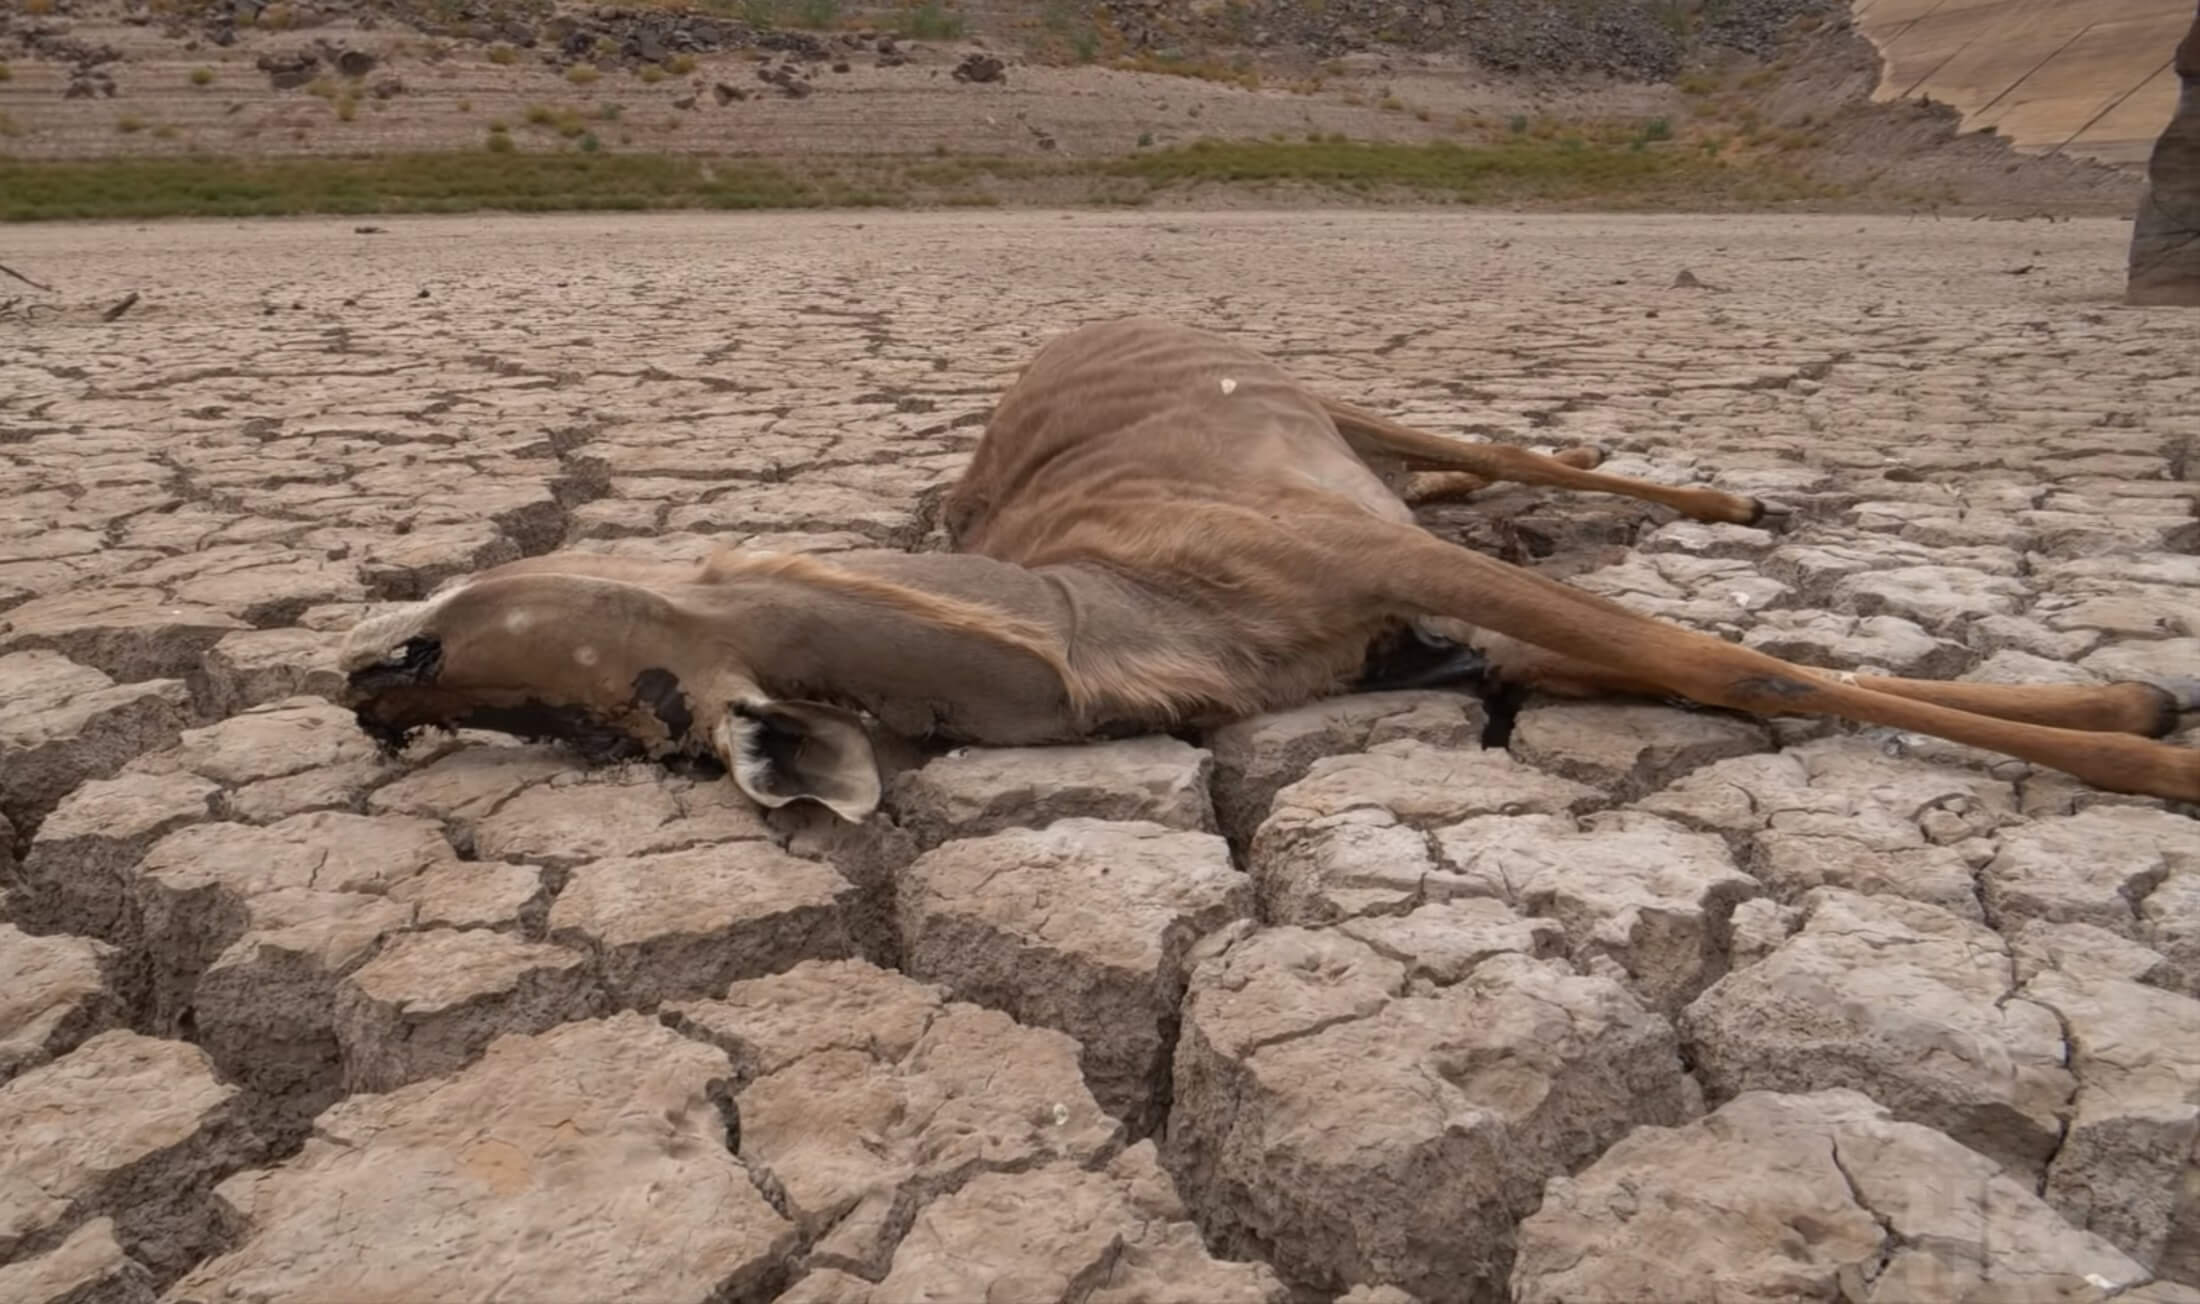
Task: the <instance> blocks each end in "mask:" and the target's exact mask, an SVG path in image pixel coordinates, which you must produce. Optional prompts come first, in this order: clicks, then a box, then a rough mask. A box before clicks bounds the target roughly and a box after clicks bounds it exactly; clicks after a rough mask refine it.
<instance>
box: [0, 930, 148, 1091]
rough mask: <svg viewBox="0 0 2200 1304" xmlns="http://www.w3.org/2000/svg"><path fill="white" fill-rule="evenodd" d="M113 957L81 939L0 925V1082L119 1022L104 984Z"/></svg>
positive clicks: (113, 953)
mask: <svg viewBox="0 0 2200 1304" xmlns="http://www.w3.org/2000/svg"><path fill="white" fill-rule="evenodd" d="M118 954H119V952H117V951H116V950H115V949H114V948H113V947H111V946H108V945H106V944H105V943H103V942H96V941H93V940H92V939H91V938H88V937H65V936H58V937H32V936H31V935H29V934H28V933H25V932H23V931H22V930H21V929H19V928H16V927H14V926H13V925H11V924H0V1083H4V1082H6V1081H7V1080H8V1079H10V1078H12V1077H14V1076H15V1075H17V1074H18V1073H21V1072H23V1071H24V1070H26V1069H33V1068H36V1067H38V1066H39V1065H41V1064H44V1063H45V1062H47V1061H48V1060H51V1059H53V1058H55V1057H56V1056H60V1055H66V1054H67V1053H69V1052H70V1051H71V1050H74V1049H75V1048H76V1047H77V1046H78V1044H80V1043H81V1042H83V1041H84V1040H85V1039H86V1038H88V1037H90V1036H92V1035H93V1034H95V1033H99V1032H104V1031H106V1030H107V1029H108V1028H112V1027H115V1026H117V1025H118V1024H120V1023H122V1022H123V1009H122V1005H121V1002H120V1001H119V1000H118V999H117V998H116V995H115V992H114V991H113V989H112V988H110V987H109V985H108V981H107V975H108V971H109V970H110V969H111V968H112V967H113V965H114V963H115V960H116V957H117V956H118Z"/></svg>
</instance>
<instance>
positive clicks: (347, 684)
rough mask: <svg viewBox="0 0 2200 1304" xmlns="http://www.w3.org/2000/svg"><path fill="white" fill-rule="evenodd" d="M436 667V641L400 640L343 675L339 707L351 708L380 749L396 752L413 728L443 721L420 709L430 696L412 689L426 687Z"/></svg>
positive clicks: (439, 651)
mask: <svg viewBox="0 0 2200 1304" xmlns="http://www.w3.org/2000/svg"><path fill="white" fill-rule="evenodd" d="M442 669H443V643H442V641H441V640H440V639H434V638H428V637H424V636H423V637H416V638H409V639H406V640H405V641H404V643H403V644H401V645H400V646H399V647H398V648H397V649H396V650H395V651H394V652H392V653H390V655H388V656H386V657H384V658H383V659H382V660H380V661H377V662H375V663H374V664H373V665H369V666H361V667H360V668H359V669H357V670H354V671H352V672H351V674H349V675H347V676H346V677H345V679H344V705H346V706H349V707H350V708H351V709H352V715H353V717H354V718H355V719H356V720H357V721H358V723H359V727H360V729H362V730H363V731H365V732H366V734H367V735H368V736H369V737H371V738H373V739H374V740H375V742H376V743H378V744H380V745H381V747H382V748H383V750H385V751H397V750H401V749H402V748H403V747H404V746H405V741H406V739H407V738H409V737H410V736H411V734H412V731H413V730H414V729H417V728H419V727H420V726H422V725H428V724H441V723H444V722H443V721H440V720H436V719H433V718H430V716H431V714H432V713H430V712H424V711H422V710H420V708H421V707H422V706H424V705H425V704H426V702H427V701H428V700H430V698H431V695H429V694H424V693H421V692H419V691H418V690H420V689H424V688H428V687H430V686H432V685H433V684H434V683H435V679H436V676H437V675H438V674H439V673H441V672H442Z"/></svg>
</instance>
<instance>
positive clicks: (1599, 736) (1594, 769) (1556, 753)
mask: <svg viewBox="0 0 2200 1304" xmlns="http://www.w3.org/2000/svg"><path fill="white" fill-rule="evenodd" d="M1771 744H1772V737H1771V735H1770V733H1769V732H1768V731H1767V730H1766V728H1765V726H1764V725H1763V724H1761V723H1759V722H1757V721H1755V720H1749V719H1743V718H1738V717H1735V716H1729V715H1722V714H1714V713H1711V712H1707V711H1689V710H1682V709H1680V708H1678V707H1671V706H1656V705H1651V704H1648V703H1624V704H1622V703H1607V702H1548V703H1543V704H1540V705H1536V706H1531V707H1529V708H1528V709H1527V710H1524V711H1522V712H1521V713H1520V715H1519V717H1518V718H1517V719H1515V720H1514V722H1513V732H1512V740H1511V742H1510V744H1509V746H1510V748H1511V751H1512V754H1513V755H1514V756H1517V757H1519V758H1520V759H1521V760H1523V761H1526V762H1527V763H1528V764H1530V765H1533V766H1535V767H1536V768H1537V769H1539V770H1547V771H1549V772H1550V773H1552V774H1556V775H1561V776H1563V777H1565V778H1568V779H1575V780H1578V781H1580V782H1582V783H1587V784H1591V785H1593V786H1595V787H1597V788H1600V789H1602V790H1603V791H1605V792H1607V793H1611V794H1613V795H1614V796H1617V797H1620V798H1622V799H1626V798H1630V797H1637V796H1640V795H1642V794H1643V793H1646V792H1652V791H1655V790H1656V789H1659V788H1662V787H1664V786H1665V785H1666V784H1668V783H1671V782H1672V781H1673V780H1675V779H1677V778H1679V777H1680V776H1682V775H1684V774H1686V773H1688V772H1689V771H1691V770H1694V769H1697V768H1699V767H1701V766H1704V765H1708V764H1710V763H1711V762H1713V761H1720V760H1725V759H1726V758H1728V757H1730V756H1747V755H1749V754H1750V753H1752V752H1761V751H1764V750H1766V749H1767V748H1769V747H1770V746H1771Z"/></svg>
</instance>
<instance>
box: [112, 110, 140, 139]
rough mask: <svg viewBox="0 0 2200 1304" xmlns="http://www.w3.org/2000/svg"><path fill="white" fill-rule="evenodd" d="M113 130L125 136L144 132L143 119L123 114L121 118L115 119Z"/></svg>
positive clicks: (130, 114)
mask: <svg viewBox="0 0 2200 1304" xmlns="http://www.w3.org/2000/svg"><path fill="white" fill-rule="evenodd" d="M115 130H116V131H119V132H121V133H122V134H123V135H125V136H127V135H130V134H131V133H133V132H139V131H143V130H145V119H143V118H141V117H139V116H138V115H137V114H135V113H125V114H123V115H122V116H121V117H119V118H116V119H115Z"/></svg>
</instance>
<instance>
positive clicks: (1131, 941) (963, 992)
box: [897, 819, 1252, 1129]
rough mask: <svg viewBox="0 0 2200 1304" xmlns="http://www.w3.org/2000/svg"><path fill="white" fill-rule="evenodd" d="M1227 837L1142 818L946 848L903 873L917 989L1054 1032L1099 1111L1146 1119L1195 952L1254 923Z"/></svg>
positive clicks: (1135, 1123)
mask: <svg viewBox="0 0 2200 1304" xmlns="http://www.w3.org/2000/svg"><path fill="white" fill-rule="evenodd" d="M1251 907H1252V892H1251V888H1250V886H1249V885H1248V884H1247V883H1246V882H1245V876H1244V875H1242V874H1240V873H1239V872H1238V871H1237V870H1236V869H1235V868H1234V867H1233V866H1232V865H1231V864H1230V856H1229V850H1228V848H1227V846H1226V845H1225V844H1224V843H1223V841H1222V839H1221V838H1219V837H1216V836H1215V835H1213V834H1209V833H1186V832H1181V831H1177V830H1173V829H1167V828H1164V827H1162V826H1161V825H1159V824H1153V823H1149V822H1144V821H1138V822H1124V821H1110V820H1090V819H1065V820H1057V821H1056V822H1054V823H1053V824H1052V825H1050V826H1048V827H1047V828H1045V829H1043V830H1036V829H1014V830H1010V831H1008V832H1004V833H996V834H993V835H992V836H990V837H984V838H967V839H963V840H960V841H956V842H950V843H948V844H946V845H945V846H942V847H940V848H938V849H937V850H934V851H930V852H927V853H926V854H925V855H923V856H922V857H920V858H918V859H917V861H916V862H915V863H913V864H911V865H910V866H909V867H908V868H907V869H906V870H904V871H903V873H902V875H901V880H900V884H899V888H898V893H897V913H898V917H899V920H900V926H901V936H902V947H903V952H902V954H903V963H904V965H905V967H906V968H907V970H908V972H909V974H910V976H911V977H914V978H919V979H923V980H926V981H931V982H937V983H940V984H941V985H942V986H944V987H946V988H947V989H948V990H949V991H951V992H953V993H954V994H955V995H956V996H957V997H959V998H960V999H963V1000H967V1001H973V1002H976V1003H978V1004H981V1005H989V1006H992V1007H994V1008H996V1009H1000V1010H1005V1011H1007V1012H1008V1013H1009V1014H1011V1015H1013V1016H1014V1017H1015V1018H1016V1019H1017V1020H1018V1021H1019V1022H1022V1023H1028V1024H1033V1025H1036V1026H1039V1027H1047V1028H1058V1029H1060V1030H1062V1031H1063V1032H1066V1033H1068V1034H1070V1035H1071V1036H1073V1037H1075V1038H1076V1039H1077V1040H1078V1042H1079V1043H1080V1044H1081V1045H1082V1046H1083V1048H1084V1066H1085V1075H1086V1077H1087V1079H1088V1080H1089V1081H1090V1082H1091V1083H1092V1090H1093V1095H1094V1096H1095V1097H1097V1098H1098V1099H1099V1101H1100V1104H1101V1107H1102V1108H1104V1109H1106V1110H1107V1111H1108V1112H1109V1113H1111V1114H1114V1115H1116V1116H1117V1117H1120V1118H1123V1119H1125V1120H1126V1121H1127V1122H1129V1123H1130V1124H1131V1126H1132V1127H1133V1128H1134V1129H1143V1128H1144V1127H1146V1126H1150V1124H1151V1123H1152V1121H1153V1119H1152V1114H1153V1111H1154V1109H1155V1107H1156V1104H1157V1101H1158V1100H1159V1099H1160V1093H1161V1090H1162V1076H1163V1075H1164V1074H1165V1072H1166V1069H1167V1064H1168V1052H1169V1044H1170V1042H1171V1040H1172V1039H1173V1037H1174V1032H1175V1020H1176V1013H1177V1006H1178V1002H1179V1000H1180V998H1181V996H1182V993H1183V990H1184V983H1185V979H1186V977H1187V975H1188V972H1189V960H1188V957H1189V955H1190V952H1191V949H1192V945H1193V943H1195V942H1197V941H1198V940H1199V939H1200V938H1201V937H1203V936H1205V935H1206V934H1207V933H1209V932H1212V931H1213V930H1214V929H1216V928H1219V927H1221V926H1222V925H1224V924H1226V923H1228V922H1230V921H1231V920H1234V919H1240V918H1243V917H1244V916H1245V915H1247V914H1248V913H1250V911H1251Z"/></svg>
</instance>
